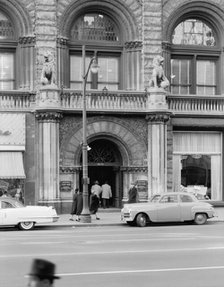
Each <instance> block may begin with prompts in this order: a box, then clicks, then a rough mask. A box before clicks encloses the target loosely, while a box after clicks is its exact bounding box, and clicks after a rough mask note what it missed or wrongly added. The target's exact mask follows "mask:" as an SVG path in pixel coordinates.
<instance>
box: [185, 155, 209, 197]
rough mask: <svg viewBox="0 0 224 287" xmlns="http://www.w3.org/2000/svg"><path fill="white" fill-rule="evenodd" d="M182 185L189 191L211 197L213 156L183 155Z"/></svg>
mask: <svg viewBox="0 0 224 287" xmlns="http://www.w3.org/2000/svg"><path fill="white" fill-rule="evenodd" d="M181 166H182V169H181V185H182V186H185V187H187V191H189V192H192V193H197V194H201V195H202V196H206V195H207V196H208V197H211V194H210V186H211V156H209V155H197V154H196V155H182V156H181Z"/></svg>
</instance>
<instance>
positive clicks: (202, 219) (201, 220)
mask: <svg viewBox="0 0 224 287" xmlns="http://www.w3.org/2000/svg"><path fill="white" fill-rule="evenodd" d="M206 221H207V215H206V214H204V213H197V214H195V218H194V222H195V223H196V224H198V225H202V224H205V223H206Z"/></svg>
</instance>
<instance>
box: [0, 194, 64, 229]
mask: <svg viewBox="0 0 224 287" xmlns="http://www.w3.org/2000/svg"><path fill="white" fill-rule="evenodd" d="M58 219H59V216H58V215H57V212H56V210H55V209H54V207H52V206H24V205H23V204H22V203H21V202H19V201H17V200H15V199H13V198H10V197H0V227H2V226H17V227H18V228H19V229H21V230H30V229H32V228H34V226H35V224H36V223H48V222H55V221H57V220H58Z"/></svg>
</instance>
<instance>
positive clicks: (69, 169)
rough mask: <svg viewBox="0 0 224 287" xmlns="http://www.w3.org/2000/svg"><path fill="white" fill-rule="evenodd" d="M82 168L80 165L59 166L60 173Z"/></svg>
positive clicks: (73, 171)
mask: <svg viewBox="0 0 224 287" xmlns="http://www.w3.org/2000/svg"><path fill="white" fill-rule="evenodd" d="M81 170H82V167H81V166H60V173H64V174H70V173H71V174H73V173H76V172H79V171H81Z"/></svg>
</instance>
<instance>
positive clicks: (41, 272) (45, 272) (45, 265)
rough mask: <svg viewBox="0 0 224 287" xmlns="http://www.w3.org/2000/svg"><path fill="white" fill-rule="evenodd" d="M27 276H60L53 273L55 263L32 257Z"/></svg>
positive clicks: (44, 277)
mask: <svg viewBox="0 0 224 287" xmlns="http://www.w3.org/2000/svg"><path fill="white" fill-rule="evenodd" d="M28 276H37V277H39V278H42V279H48V278H49V279H59V278H60V277H58V276H56V275H55V264H54V263H52V262H50V261H47V260H43V259H34V260H33V262H32V265H31V270H30V273H29V274H28Z"/></svg>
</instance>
